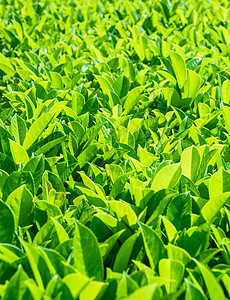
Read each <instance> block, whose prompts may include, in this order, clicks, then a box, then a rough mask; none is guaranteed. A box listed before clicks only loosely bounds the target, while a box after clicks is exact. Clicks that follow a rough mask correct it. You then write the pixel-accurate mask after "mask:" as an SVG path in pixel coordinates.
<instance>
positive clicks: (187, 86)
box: [182, 70, 202, 99]
mask: <svg viewBox="0 0 230 300" xmlns="http://www.w3.org/2000/svg"><path fill="white" fill-rule="evenodd" d="M201 80H202V79H201V77H200V75H198V74H197V73H195V72H194V71H191V70H188V77H187V79H186V80H185V82H184V92H183V93H182V95H183V98H191V99H194V98H195V96H196V95H197V93H198V92H199V89H200V86H201Z"/></svg>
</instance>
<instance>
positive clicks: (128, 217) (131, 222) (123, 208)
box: [108, 200, 137, 229]
mask: <svg viewBox="0 0 230 300" xmlns="http://www.w3.org/2000/svg"><path fill="white" fill-rule="evenodd" d="M108 204H109V206H110V209H111V211H112V212H113V213H115V215H116V217H117V219H118V220H119V221H122V222H123V223H124V224H126V226H128V227H129V228H132V229H135V228H136V227H137V222H136V220H137V215H136V214H135V212H134V211H133V210H132V208H131V207H130V206H129V205H128V204H126V203H124V202H120V201H115V200H111V201H109V202H108Z"/></svg>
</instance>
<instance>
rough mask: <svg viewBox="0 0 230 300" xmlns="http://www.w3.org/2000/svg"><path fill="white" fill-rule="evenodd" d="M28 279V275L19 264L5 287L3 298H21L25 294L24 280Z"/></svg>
mask: <svg viewBox="0 0 230 300" xmlns="http://www.w3.org/2000/svg"><path fill="white" fill-rule="evenodd" d="M28 279H29V276H28V275H27V274H26V273H25V271H24V270H23V268H22V266H19V268H18V270H17V272H16V273H15V274H14V275H13V276H12V277H11V279H10V281H9V283H8V285H7V287H6V291H5V294H4V297H3V299H23V297H25V295H26V290H27V285H26V281H27V280H28Z"/></svg>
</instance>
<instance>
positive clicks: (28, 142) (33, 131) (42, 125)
mask: <svg viewBox="0 0 230 300" xmlns="http://www.w3.org/2000/svg"><path fill="white" fill-rule="evenodd" d="M54 115H55V112H54V113H47V114H44V115H42V116H41V117H39V118H38V119H37V120H35V121H34V123H33V124H32V125H31V126H30V128H29V130H28V132H27V134H26V137H25V140H24V142H23V147H24V149H25V150H27V149H29V148H30V147H31V146H32V145H33V143H34V142H36V140H37V139H38V138H39V136H40V135H41V134H42V133H43V131H44V130H45V129H46V127H47V126H48V125H49V123H50V122H51V121H52V119H53V117H54Z"/></svg>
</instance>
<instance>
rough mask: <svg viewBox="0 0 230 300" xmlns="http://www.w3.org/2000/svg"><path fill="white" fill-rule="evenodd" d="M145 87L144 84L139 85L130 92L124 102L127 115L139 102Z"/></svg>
mask: <svg viewBox="0 0 230 300" xmlns="http://www.w3.org/2000/svg"><path fill="white" fill-rule="evenodd" d="M144 89H145V87H144V86H138V87H135V88H134V89H132V90H131V91H130V92H129V93H128V96H127V98H126V100H125V103H124V109H125V111H124V114H125V115H127V114H128V113H129V112H130V111H131V110H132V109H133V107H134V106H135V105H137V104H138V102H139V97H140V94H141V93H142V92H143V91H144Z"/></svg>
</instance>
